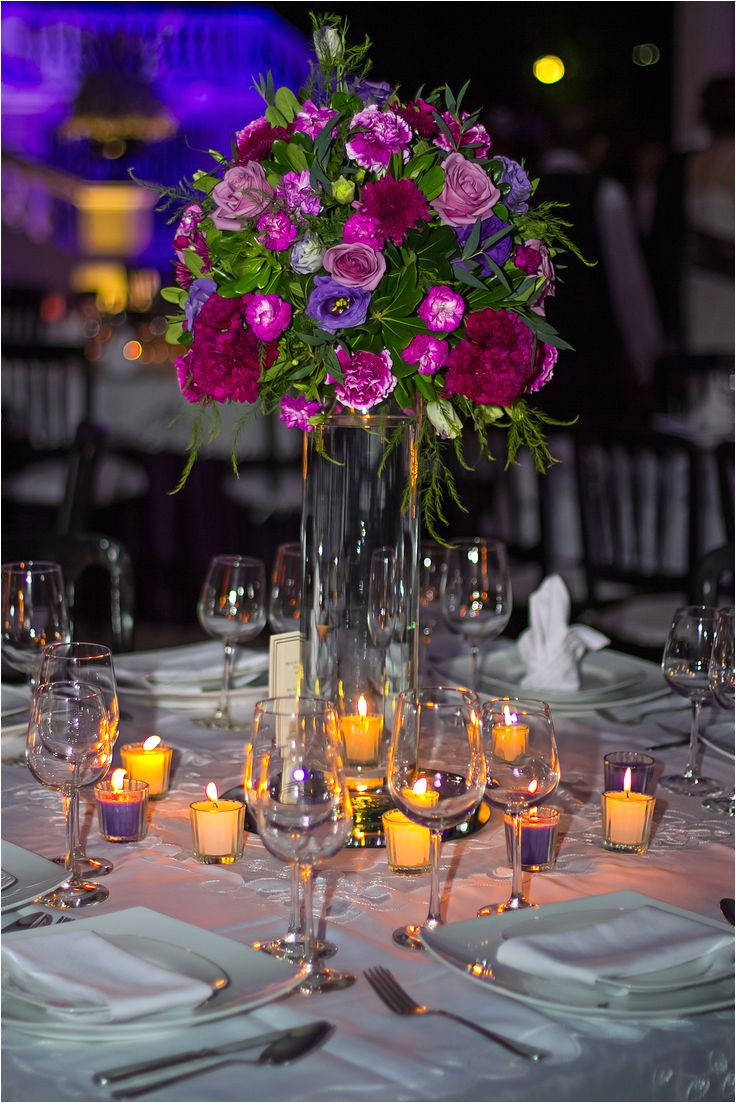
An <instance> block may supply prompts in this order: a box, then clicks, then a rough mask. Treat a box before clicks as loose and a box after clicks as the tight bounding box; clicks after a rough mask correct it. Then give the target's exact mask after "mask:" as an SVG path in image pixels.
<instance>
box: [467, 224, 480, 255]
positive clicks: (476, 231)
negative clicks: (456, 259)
mask: <svg viewBox="0 0 736 1103" xmlns="http://www.w3.org/2000/svg"><path fill="white" fill-rule="evenodd" d="M480 228H481V220H480V218H476V220H475V223H474V224H473V229H472V230H471V231H470V237H469V238H468V240H467V241H466V243H465V248H464V249H463V260H468V258H469V257H472V256H473V255H474V253H475V252H476V250H477V248H478V243H479V241H480Z"/></svg>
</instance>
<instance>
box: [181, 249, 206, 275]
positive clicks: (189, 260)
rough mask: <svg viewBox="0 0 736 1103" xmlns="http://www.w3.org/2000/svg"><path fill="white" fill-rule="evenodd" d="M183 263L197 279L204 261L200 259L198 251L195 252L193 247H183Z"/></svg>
mask: <svg viewBox="0 0 736 1103" xmlns="http://www.w3.org/2000/svg"><path fill="white" fill-rule="evenodd" d="M184 263H185V264H186V266H187V268H188V269H189V271H190V272H191V273H192V275H193V276H194V278H195V279H199V277H200V276H201V275H202V265H203V264H204V261H203V260H202V257H200V255H199V253H197V252H195V250H194V249H185V250H184Z"/></svg>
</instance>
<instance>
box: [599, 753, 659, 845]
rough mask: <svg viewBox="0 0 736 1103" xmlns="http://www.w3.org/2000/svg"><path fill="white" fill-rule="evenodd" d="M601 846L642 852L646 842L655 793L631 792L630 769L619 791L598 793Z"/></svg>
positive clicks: (647, 840) (650, 827)
mask: <svg viewBox="0 0 736 1103" xmlns="http://www.w3.org/2000/svg"><path fill="white" fill-rule="evenodd" d="M601 810H602V813H603V846H604V847H605V848H606V849H607V850H628V851H634V852H635V853H637V854H643V853H644V851H645V850H646V849H647V847H648V846H649V833H650V831H651V829H652V817H653V815H654V797H650V796H648V795H647V794H646V793H632V792H631V770H630V769H627V770H626V772H625V774H624V788H623V791H622V792H611V791H609V792H605V793H603V794H602V795H601Z"/></svg>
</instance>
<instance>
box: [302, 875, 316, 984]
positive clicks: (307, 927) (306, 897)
mask: <svg viewBox="0 0 736 1103" xmlns="http://www.w3.org/2000/svg"><path fill="white" fill-rule="evenodd" d="M299 880H300V881H301V884H302V900H303V903H304V926H303V928H302V930H303V934H304V957H303V959H302V964H303V965H304V968H305V969H306V971H307V974H308V975H309V976H311V975H312V973H314V971H315V967H316V960H315V956H314V916H313V915H312V867H311V865H309V864H307V863H304V864H302V863H301V862H300V863H299Z"/></svg>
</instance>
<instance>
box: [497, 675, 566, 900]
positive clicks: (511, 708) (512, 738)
mask: <svg viewBox="0 0 736 1103" xmlns="http://www.w3.org/2000/svg"><path fill="white" fill-rule="evenodd" d="M481 717H482V726H483V746H484V748H485V753H486V766H487V770H488V781H487V785H486V798H487V799H488V801H489V802H490V803H491V804H495V805H496V807H498V808H502V809H503V810H504V812H505V813H506V814H507V815H508V816H509V817H510V819H511V827H512V835H511V869H512V880H511V895H510V896H509V898H508V900H507V901H506V902H505V903H503V904H489V905H487V906H486V907H483V908H480V909H479V911H478V915H495V914H497V913H501V912H507V911H518V910H519V909H521V908H535V907H537V906H538V905H536V904H532V903H530V901H529V900H527V899H526V897H525V896H524V888H523V884H522V870H521V821H522V816H523V814H524V812H526V811H527V810H528V809H529V808H531V807H533V806H534V805H535V804H539V803H540V801H542V800H544V798H545V797H548V796H549V795H550V793H553V792H554V790H555V789H556V788H557V786H558V784H559V781H560V761H559V758H558V756H557V742H556V740H555V729H554V724H553V723H552V713H551V711H550V707H549V705H548V704H547V702H546V701H535V700H522V699H520V698H515V697H503V698H497V697H494V698H492V699H491V700H490V701H487V702H486V704H485V705H484V706H483V709H482V712H481Z"/></svg>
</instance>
